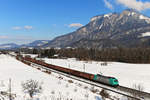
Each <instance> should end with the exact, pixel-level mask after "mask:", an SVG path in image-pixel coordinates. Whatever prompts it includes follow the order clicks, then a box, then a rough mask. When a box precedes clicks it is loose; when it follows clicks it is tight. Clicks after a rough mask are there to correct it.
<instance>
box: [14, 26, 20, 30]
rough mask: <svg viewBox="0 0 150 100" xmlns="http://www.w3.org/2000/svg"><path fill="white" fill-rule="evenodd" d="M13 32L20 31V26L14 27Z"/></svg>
mask: <svg viewBox="0 0 150 100" xmlns="http://www.w3.org/2000/svg"><path fill="white" fill-rule="evenodd" d="M12 29H13V30H21V29H22V28H21V27H20V26H15V27H12Z"/></svg>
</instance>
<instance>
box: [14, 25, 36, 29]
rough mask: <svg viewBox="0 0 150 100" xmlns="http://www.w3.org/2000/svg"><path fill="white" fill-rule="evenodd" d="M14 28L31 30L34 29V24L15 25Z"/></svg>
mask: <svg viewBox="0 0 150 100" xmlns="http://www.w3.org/2000/svg"><path fill="white" fill-rule="evenodd" d="M12 29H13V30H22V29H25V30H31V29H33V26H28V25H26V26H24V27H21V26H15V27H12Z"/></svg>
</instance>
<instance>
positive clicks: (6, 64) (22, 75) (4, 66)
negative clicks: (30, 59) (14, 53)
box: [0, 55, 109, 100]
mask: <svg viewBox="0 0 150 100" xmlns="http://www.w3.org/2000/svg"><path fill="white" fill-rule="evenodd" d="M53 61H54V62H55V63H56V62H57V60H56V61H55V60H53ZM58 61H59V60H58ZM58 77H59V75H57V74H54V73H51V74H50V75H49V74H46V73H44V72H41V71H40V70H37V69H35V68H32V67H30V66H28V65H25V64H23V63H22V62H20V61H17V60H16V59H15V58H12V57H10V56H8V55H0V91H8V85H9V79H11V86H12V93H13V94H16V95H17V97H16V98H15V100H27V99H25V98H27V97H28V96H27V94H25V93H23V92H22V87H21V83H22V82H24V81H26V80H29V79H33V80H38V81H39V82H42V83H43V85H42V86H43V92H42V94H39V95H38V96H37V97H39V98H40V99H36V100H58V99H57V98H60V97H61V98H64V99H61V100H67V98H69V100H101V99H100V98H101V96H100V95H98V94H94V93H92V92H91V91H90V90H89V89H90V88H92V86H89V85H87V84H83V83H80V82H78V81H75V80H73V83H69V82H68V79H67V78H64V79H62V80H61V79H59V78H58ZM79 83H80V84H79ZM85 87H88V88H85ZM71 98H72V99H71ZM98 98H99V99H98ZM107 100H109V99H107Z"/></svg>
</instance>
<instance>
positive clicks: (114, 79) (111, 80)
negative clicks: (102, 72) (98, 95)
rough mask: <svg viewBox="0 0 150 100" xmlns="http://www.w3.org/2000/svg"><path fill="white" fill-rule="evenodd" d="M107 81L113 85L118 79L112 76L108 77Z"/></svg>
mask: <svg viewBox="0 0 150 100" xmlns="http://www.w3.org/2000/svg"><path fill="white" fill-rule="evenodd" d="M109 81H110V83H111V85H113V86H118V85H119V82H118V80H117V79H116V78H114V77H110V78H109Z"/></svg>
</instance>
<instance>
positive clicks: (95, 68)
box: [44, 58, 150, 93]
mask: <svg viewBox="0 0 150 100" xmlns="http://www.w3.org/2000/svg"><path fill="white" fill-rule="evenodd" d="M44 60H45V62H47V63H50V64H54V65H60V66H63V67H68V68H72V69H76V70H80V71H85V72H89V73H93V74H97V73H102V74H103V75H106V76H114V77H116V78H117V79H118V80H119V84H120V85H122V86H126V87H130V88H132V87H133V85H134V84H136V85H139V84H140V85H141V87H143V88H144V91H146V92H149V93H150V64H128V63H119V62H107V63H108V65H107V66H102V65H103V62H95V61H77V60H75V59H74V58H73V59H47V58H44Z"/></svg>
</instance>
